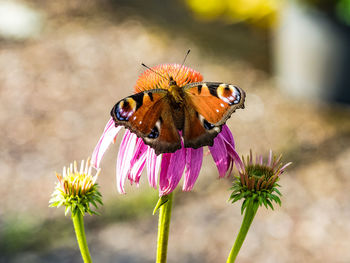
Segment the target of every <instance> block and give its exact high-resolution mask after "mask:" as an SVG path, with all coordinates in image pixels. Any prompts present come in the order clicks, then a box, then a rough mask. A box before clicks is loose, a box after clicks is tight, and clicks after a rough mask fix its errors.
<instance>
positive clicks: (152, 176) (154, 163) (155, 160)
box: [146, 146, 162, 189]
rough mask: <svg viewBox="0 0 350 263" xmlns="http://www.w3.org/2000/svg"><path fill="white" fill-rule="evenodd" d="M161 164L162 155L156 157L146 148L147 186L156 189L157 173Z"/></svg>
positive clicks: (152, 151)
mask: <svg viewBox="0 0 350 263" xmlns="http://www.w3.org/2000/svg"><path fill="white" fill-rule="evenodd" d="M161 162H162V155H156V154H155V152H154V150H153V149H152V148H151V147H148V146H147V160H146V163H147V177H148V182H149V184H150V185H151V186H152V187H153V188H154V189H157V182H158V172H159V167H160V164H161Z"/></svg>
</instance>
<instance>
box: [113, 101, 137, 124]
mask: <svg viewBox="0 0 350 263" xmlns="http://www.w3.org/2000/svg"><path fill="white" fill-rule="evenodd" d="M135 107H136V103H135V101H134V100H133V99H132V98H126V99H124V100H122V101H121V102H119V103H118V104H117V105H116V106H115V108H114V113H115V117H116V118H117V119H118V120H119V121H128V120H129V118H130V116H131V115H132V114H133V113H134V112H135Z"/></svg>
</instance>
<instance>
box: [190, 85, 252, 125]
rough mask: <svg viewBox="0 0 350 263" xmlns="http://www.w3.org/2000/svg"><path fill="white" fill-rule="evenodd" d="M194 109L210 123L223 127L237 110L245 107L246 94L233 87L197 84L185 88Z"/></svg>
mask: <svg viewBox="0 0 350 263" xmlns="http://www.w3.org/2000/svg"><path fill="white" fill-rule="evenodd" d="M185 92H186V94H187V96H188V97H189V99H190V103H191V105H192V106H193V107H194V109H195V110H196V111H197V112H198V113H199V114H200V115H202V116H203V117H204V118H205V119H206V120H207V121H208V122H210V123H212V124H215V125H221V124H223V123H225V121H226V120H227V119H228V118H229V117H230V116H231V114H232V113H233V112H234V111H235V110H236V109H237V108H242V107H244V99H245V93H244V91H243V90H241V89H239V88H238V87H236V86H233V85H227V84H222V83H214V82H213V83H195V84H190V85H189V87H188V88H185Z"/></svg>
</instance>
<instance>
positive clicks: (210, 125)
mask: <svg viewBox="0 0 350 263" xmlns="http://www.w3.org/2000/svg"><path fill="white" fill-rule="evenodd" d="M203 126H204V128H205V129H206V130H211V129H213V128H214V127H215V125H213V124H211V123H210V122H208V121H207V120H205V119H204V120H203Z"/></svg>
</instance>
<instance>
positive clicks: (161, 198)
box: [153, 195, 169, 215]
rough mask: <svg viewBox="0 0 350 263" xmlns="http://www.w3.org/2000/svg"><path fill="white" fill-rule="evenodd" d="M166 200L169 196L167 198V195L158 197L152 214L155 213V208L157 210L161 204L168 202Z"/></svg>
mask: <svg viewBox="0 0 350 263" xmlns="http://www.w3.org/2000/svg"><path fill="white" fill-rule="evenodd" d="M168 201H169V198H168V196H167V195H163V196H161V197H159V199H158V202H157V204H156V206H155V207H154V209H153V215H155V213H156V212H157V210H158V209H159V208H160V207H161V206H162V205H164V204H165V203H166V202H168Z"/></svg>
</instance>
